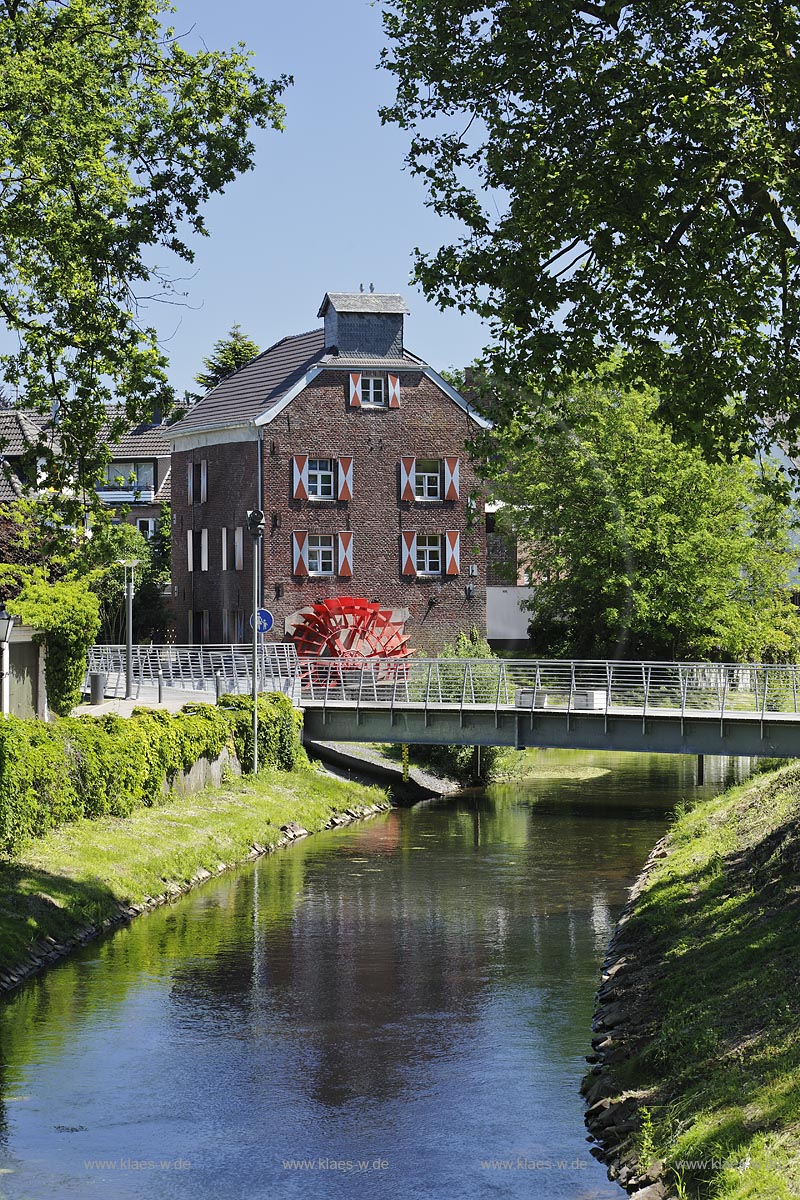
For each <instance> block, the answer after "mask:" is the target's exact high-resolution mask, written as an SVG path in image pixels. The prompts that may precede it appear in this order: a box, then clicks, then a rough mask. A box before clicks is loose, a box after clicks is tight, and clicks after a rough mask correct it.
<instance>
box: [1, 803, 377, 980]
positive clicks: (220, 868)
mask: <svg viewBox="0 0 800 1200" xmlns="http://www.w3.org/2000/svg"><path fill="white" fill-rule="evenodd" d="M391 807H392V806H391V804H390V803H389V801H388V800H387V801H379V802H377V803H375V804H367V805H353V807H351V808H345V809H341V810H340V811H338V812H337V813H335V814H334V815H333V816H332V817H331V818H330V820H329V821H328V822H327V824H326V825H325V826H324V828H325V829H335V828H337V827H338V826H340V825H349V824H351V823H352V822H353V821H360V820H363V819H365V818H367V817H372V816H375V814H376V813H379V812H385V811H387V810H388V809H390V808H391ZM308 836H309V831H308V830H307V829H304V828H303V827H302V826H301V825H298V824H297V823H296V822H295V821H288V822H286V824H284V825H281V827H280V837H278V838H277V839H276V840H275V842H274V843H273V844H271V845H260V844H259V843H254V844H253V845H252V846H251V848H250V850H249V852H248V853H247V854H246V855H245V856H244V858H242V859H239V860H237V861H236V862H228V863H224V862H220V863H218V864H217V866H216V869H215V870H214V871H209V870H206V869H205V868H201V869H200V870H199V871H197V872H196V873H195V874H194V875H193V876H192V878H191V879H188V880H184V881H182V882H180V883H177V882H173V883H169V884H167V886H166V887H165V889H164V891H163V892H160V893H159V894H158V895H157V896H146V897H145V899H144V900H143V901H142V903H140V904H120V905H119V907H118V909H117V911H116V912H115V913H113V914H112V915H111V916H109V917H106V919H105V920H104V921H102V922H100V923H99V924H97V925H91V924H87V925H84V926H81V927H80V928H78V929H76V930H75V932H74V933H72V934H71V935H70V936H69V937H67V938H65V939H63V940H62V941H58V940H56V939H55V938H52V937H45V938H42V939H41V940H40V941H38V942H36V943H34V945H33V946H32V947H31V949H30V951H29V952H28V954H27V955H26V956H25V957H24V958H23V959H22V960H21V961H20V962H18V963H15V964H14V965H13V966H11V967H3V968H2V969H0V993H2V992H9V991H11V990H12V989H13V988H15V987H17V986H18V985H19V984H20V983H24V982H25V980H27V979H30V977H31V976H32V975H36V974H37V973H38V972H40V971H42V970H44V969H45V968H46V967H49V966H51V965H52V964H53V963H55V962H58V960H59V959H62V958H65V957H66V956H67V955H68V954H70V953H71V952H72V951H73V950H75V949H76V948H77V947H78V946H82V945H85V944H86V942H90V941H92V940H93V939H94V938H96V937H100V936H101V935H102V934H104V933H107V932H108V931H109V930H112V929H115V928H118V927H119V926H121V925H126V924H128V923H129V922H130V921H132V920H133V919H134V917H138V916H141V914H142V913H146V912H150V911H152V909H154V908H159V907H160V906H161V905H162V904H169V903H171V902H172V901H174V900H177V899H179V898H180V897H181V896H183V895H185V894H186V893H187V892H190V891H191V890H192V889H193V888H195V887H197V886H198V885H199V884H202V883H205V882H206V881H207V880H209V879H214V878H216V877H217V876H219V875H222V874H223V873H224V872H225V871H229V870H231V869H233V868H235V867H240V866H242V865H243V864H244V863H246V862H252V861H254V860H255V859H257V858H261V857H262V856H263V855H265V854H270V853H272V851H273V850H279V849H281V848H282V847H284V846H288V845H289V844H290V843H291V842H294V841H297V840H298V839H300V838H304V837H308Z"/></svg>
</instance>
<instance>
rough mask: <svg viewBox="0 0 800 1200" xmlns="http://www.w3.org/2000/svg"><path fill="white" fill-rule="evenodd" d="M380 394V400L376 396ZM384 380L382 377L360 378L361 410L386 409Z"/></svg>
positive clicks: (386, 397)
mask: <svg viewBox="0 0 800 1200" xmlns="http://www.w3.org/2000/svg"><path fill="white" fill-rule="evenodd" d="M378 392H380V399H376V394H377V393H378ZM386 393H387V388H386V379H385V377H384V376H383V375H362V376H361V406H362V408H386V405H387V403H388V396H387V394H386Z"/></svg>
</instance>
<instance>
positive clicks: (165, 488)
mask: <svg viewBox="0 0 800 1200" xmlns="http://www.w3.org/2000/svg"><path fill="white" fill-rule="evenodd" d="M171 499H172V467H170V468H169V469H168V471H167V473H166V475H165V476H164V478H163V479H162V481H161V487H160V488H159V489H158V491H157V492H156V494H155V496H154V498H153V502H154V503H155V504H169V502H170V501H171Z"/></svg>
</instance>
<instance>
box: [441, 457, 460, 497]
mask: <svg viewBox="0 0 800 1200" xmlns="http://www.w3.org/2000/svg"><path fill="white" fill-rule="evenodd" d="M458 489H459V469H458V459H457V458H445V460H444V498H445V500H457V499H458Z"/></svg>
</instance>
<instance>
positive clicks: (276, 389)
mask: <svg viewBox="0 0 800 1200" xmlns="http://www.w3.org/2000/svg"><path fill="white" fill-rule="evenodd" d="M324 343H325V335H324V331H323V330H322V329H312V330H311V331H310V332H309V333H299V334H296V335H295V336H294V337H285V338H281V340H280V341H279V342H276V343H275V344H274V346H270V347H269V348H268V349H267V350H265V351H264V352H263V353H262V354H259V356H258V357H257V358H254V359H253V360H252V362H249V363H245V365H244V366H243V367H239V369H238V370H237V371H233V372H232V374H230V375H228V376H227V377H226V378H225V379H223V380H222V383H218V384H217V386H216V387H215V388H212V390H211V391H210V392H209V393H208V395H206V396H204V397H203V399H202V400H200V401H198V403H197V404H195V405H193V407H192V408H190V409H189V411H188V413H187V414H186V416H185V417H182V418H181V420H180V421H176V422H175V424H174V425H170V426H169V434H170V435H171V434H185V433H194V432H195V431H197V432H201V431H202V430H205V429H220V428H224V427H226V426H236V425H247V424H250V423H251V422H253V421H254V420H255V419H256V417H257V416H260V414H261V413H263V412H264V410H265V409H267V408H269V407H270V405H272V404H275V403H276V402H277V401H278V400H280V398H281V396H283V394H284V393H285V392H287V391H289V389H290V388H291V387H292V386H293V385H294V384H295V383H296V382H297V381H298V380H300V379H302V378H303V377H304V375H305V373H306V371H308V370H310V368H311V367H313V366H314V365H315V363H316V362H317V360H318V359H319V358H321V357H322V352H323V350H324V349H325V345H324Z"/></svg>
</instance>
